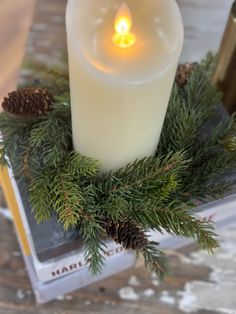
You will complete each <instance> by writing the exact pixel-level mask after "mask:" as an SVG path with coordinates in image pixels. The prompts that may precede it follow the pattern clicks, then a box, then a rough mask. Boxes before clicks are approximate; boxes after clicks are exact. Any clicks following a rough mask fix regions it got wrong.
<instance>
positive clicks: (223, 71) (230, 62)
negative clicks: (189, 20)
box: [214, 1, 236, 114]
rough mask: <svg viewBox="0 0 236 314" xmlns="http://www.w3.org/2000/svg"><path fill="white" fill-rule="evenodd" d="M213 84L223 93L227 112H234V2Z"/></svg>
mask: <svg viewBox="0 0 236 314" xmlns="http://www.w3.org/2000/svg"><path fill="white" fill-rule="evenodd" d="M218 60H219V61H218V65H217V68H216V73H215V76H214V83H215V84H217V86H218V87H219V88H220V90H221V91H222V93H223V103H224V106H225V108H226V109H227V111H228V112H229V113H230V114H232V113H234V112H236V1H234V3H233V6H232V9H231V12H230V15H229V19H228V23H227V26H226V29H225V33H224V36H223V39H222V42H221V47H220V52H219V58H218Z"/></svg>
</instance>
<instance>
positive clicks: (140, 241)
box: [105, 220, 148, 250]
mask: <svg viewBox="0 0 236 314" xmlns="http://www.w3.org/2000/svg"><path fill="white" fill-rule="evenodd" d="M105 229H106V231H107V234H108V236H110V237H111V238H113V240H114V241H115V242H117V243H119V244H122V245H123V246H124V248H125V249H132V250H141V249H143V248H145V246H146V245H147V244H148V239H147V235H146V234H145V232H144V231H143V230H142V228H140V227H139V226H138V225H136V224H135V223H133V222H131V221H130V220H128V221H124V222H121V223H117V224H116V223H114V222H112V221H110V220H108V221H107V222H106V224H105Z"/></svg>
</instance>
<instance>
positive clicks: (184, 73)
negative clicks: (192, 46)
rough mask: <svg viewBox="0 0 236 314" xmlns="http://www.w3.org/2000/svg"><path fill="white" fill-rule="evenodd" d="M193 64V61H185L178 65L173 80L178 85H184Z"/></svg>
mask: <svg viewBox="0 0 236 314" xmlns="http://www.w3.org/2000/svg"><path fill="white" fill-rule="evenodd" d="M195 65H196V64H195V63H185V64H180V65H179V66H178V69H177V73H176V78H175V81H176V83H177V85H178V86H179V87H184V86H185V85H186V84H187V82H188V79H189V77H190V75H191V74H192V71H193V69H194V67H195Z"/></svg>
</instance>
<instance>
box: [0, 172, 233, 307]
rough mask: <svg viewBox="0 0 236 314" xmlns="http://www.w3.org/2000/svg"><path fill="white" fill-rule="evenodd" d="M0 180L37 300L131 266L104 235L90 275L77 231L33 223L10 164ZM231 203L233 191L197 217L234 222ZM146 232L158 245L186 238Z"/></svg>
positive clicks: (131, 258) (130, 257)
mask: <svg viewBox="0 0 236 314" xmlns="http://www.w3.org/2000/svg"><path fill="white" fill-rule="evenodd" d="M0 179H1V184H2V187H3V190H4V194H5V196H6V199H7V202H8V206H9V208H10V209H11V211H12V215H13V219H14V224H15V227H16V230H17V235H18V239H19V243H20V246H21V249H22V254H23V256H24V259H25V263H26V266H27V269H28V273H29V277H30V279H31V283H32V287H33V290H34V292H35V295H36V299H37V301H38V302H39V303H46V302H48V301H50V300H53V299H55V298H56V297H57V296H60V295H63V294H65V293H68V292H71V291H73V290H77V289H80V288H82V287H85V286H87V285H90V284H92V283H95V282H97V281H99V280H102V279H104V278H106V277H109V276H111V275H115V274H117V273H119V272H121V271H123V270H125V269H127V268H130V267H132V266H133V265H134V263H135V259H136V258H135V254H133V252H130V251H126V250H124V249H123V248H122V247H121V246H120V245H117V244H115V243H114V242H113V241H112V240H108V241H107V243H106V244H107V248H106V251H105V253H104V254H105V266H104V269H103V272H102V273H101V274H99V275H96V276H94V275H92V274H91V272H90V270H89V269H88V266H87V265H86V262H85V257H84V248H83V243H82V241H81V239H80V238H79V237H78V232H77V231H76V230H71V231H69V232H64V230H63V227H62V226H61V225H60V224H58V222H57V219H56V217H52V218H51V220H50V221H48V222H46V223H44V224H41V225H37V224H36V222H35V220H34V217H33V214H32V209H31V208H30V204H29V202H28V190H27V185H25V184H24V183H23V182H22V181H21V182H20V183H19V182H16V180H15V179H14V177H13V174H12V170H11V169H6V168H2V169H1V172H0ZM235 205H236V194H235V195H229V196H226V197H225V198H224V199H223V200H220V201H215V202H211V203H208V204H204V205H201V206H199V207H198V209H197V212H198V213H199V215H200V217H201V218H202V219H207V220H213V221H215V223H216V227H217V229H220V228H225V227H227V226H229V225H231V224H233V223H235V222H236V209H235ZM150 236H151V237H152V238H153V240H155V241H158V242H160V243H161V247H163V248H172V249H173V248H180V247H182V246H184V245H186V244H189V243H190V242H191V241H189V240H186V239H181V238H176V237H173V236H171V235H169V234H167V233H163V234H160V233H156V232H150Z"/></svg>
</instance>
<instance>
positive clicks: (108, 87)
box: [67, 0, 183, 171]
mask: <svg viewBox="0 0 236 314" xmlns="http://www.w3.org/2000/svg"><path fill="white" fill-rule="evenodd" d="M126 3H127V5H128V6H129V7H130V12H131V13H132V15H133V22H134V27H133V30H132V31H133V32H134V34H135V35H136V37H137V41H136V43H135V44H134V45H133V46H132V47H130V48H124V49H123V48H120V47H116V46H115V44H114V43H113V42H112V34H113V32H114V28H113V24H114V19H115V16H116V13H117V11H118V10H119V7H120V6H121V5H122V1H112V0H109V1H106V0H101V1H97V0H86V1H77V0H69V3H68V7H67V34H68V52H69V69H70V89H71V107H72V127H73V143H74V149H75V150H76V151H78V152H80V153H81V154H84V155H87V156H90V157H93V158H95V159H98V160H100V161H101V164H102V168H103V169H104V170H107V171H109V170H116V169H118V168H120V167H122V166H125V165H126V164H128V163H129V162H132V161H134V160H136V159H140V158H142V157H146V156H150V155H152V154H153V153H154V152H155V150H156V148H157V144H158V141H159V137H160V134H161V129H162V126H163V122H164V118H165V114H166V110H167V105H168V101H169V98H170V93H171V88H172V85H173V81H174V77H175V72H176V68H177V65H178V60H179V56H180V53H181V49H182V45H183V26H182V20H181V16H180V13H179V10H178V7H177V5H176V3H175V1H174V0H155V1H145V2H143V1H139V0H136V1H132V0H130V1H126ZM86 25H87V28H86ZM82 26H84V28H82Z"/></svg>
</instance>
